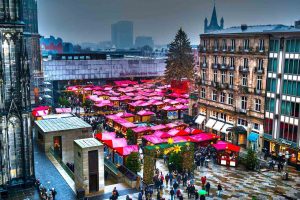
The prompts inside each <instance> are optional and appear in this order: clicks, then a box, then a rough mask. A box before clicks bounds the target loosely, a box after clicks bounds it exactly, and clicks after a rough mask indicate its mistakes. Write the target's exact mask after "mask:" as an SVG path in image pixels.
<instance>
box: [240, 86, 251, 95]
mask: <svg viewBox="0 0 300 200" xmlns="http://www.w3.org/2000/svg"><path fill="white" fill-rule="evenodd" d="M240 92H241V93H242V94H248V93H249V88H248V87H247V86H240Z"/></svg>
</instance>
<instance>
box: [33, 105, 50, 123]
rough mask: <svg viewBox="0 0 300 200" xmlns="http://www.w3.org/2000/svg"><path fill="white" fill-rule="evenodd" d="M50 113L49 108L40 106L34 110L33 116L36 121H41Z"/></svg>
mask: <svg viewBox="0 0 300 200" xmlns="http://www.w3.org/2000/svg"><path fill="white" fill-rule="evenodd" d="M49 113H50V107H49V106H39V107H36V108H34V109H33V110H32V116H33V117H34V119H35V120H41V119H42V117H43V116H46V115H48V114H49Z"/></svg>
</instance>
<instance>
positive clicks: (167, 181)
mask: <svg viewBox="0 0 300 200" xmlns="http://www.w3.org/2000/svg"><path fill="white" fill-rule="evenodd" d="M169 179H170V176H169V173H167V174H166V176H165V180H166V187H168V183H169Z"/></svg>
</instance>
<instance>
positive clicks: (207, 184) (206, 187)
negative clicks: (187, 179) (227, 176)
mask: <svg viewBox="0 0 300 200" xmlns="http://www.w3.org/2000/svg"><path fill="white" fill-rule="evenodd" d="M205 190H206V192H207V195H208V196H209V190H210V183H209V182H207V183H206V185H205Z"/></svg>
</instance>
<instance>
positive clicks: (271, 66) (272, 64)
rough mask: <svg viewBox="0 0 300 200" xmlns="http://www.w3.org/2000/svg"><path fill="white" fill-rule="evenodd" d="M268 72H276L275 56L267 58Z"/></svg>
mask: <svg viewBox="0 0 300 200" xmlns="http://www.w3.org/2000/svg"><path fill="white" fill-rule="evenodd" d="M268 72H274V73H276V72H277V58H270V59H269V65H268Z"/></svg>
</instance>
